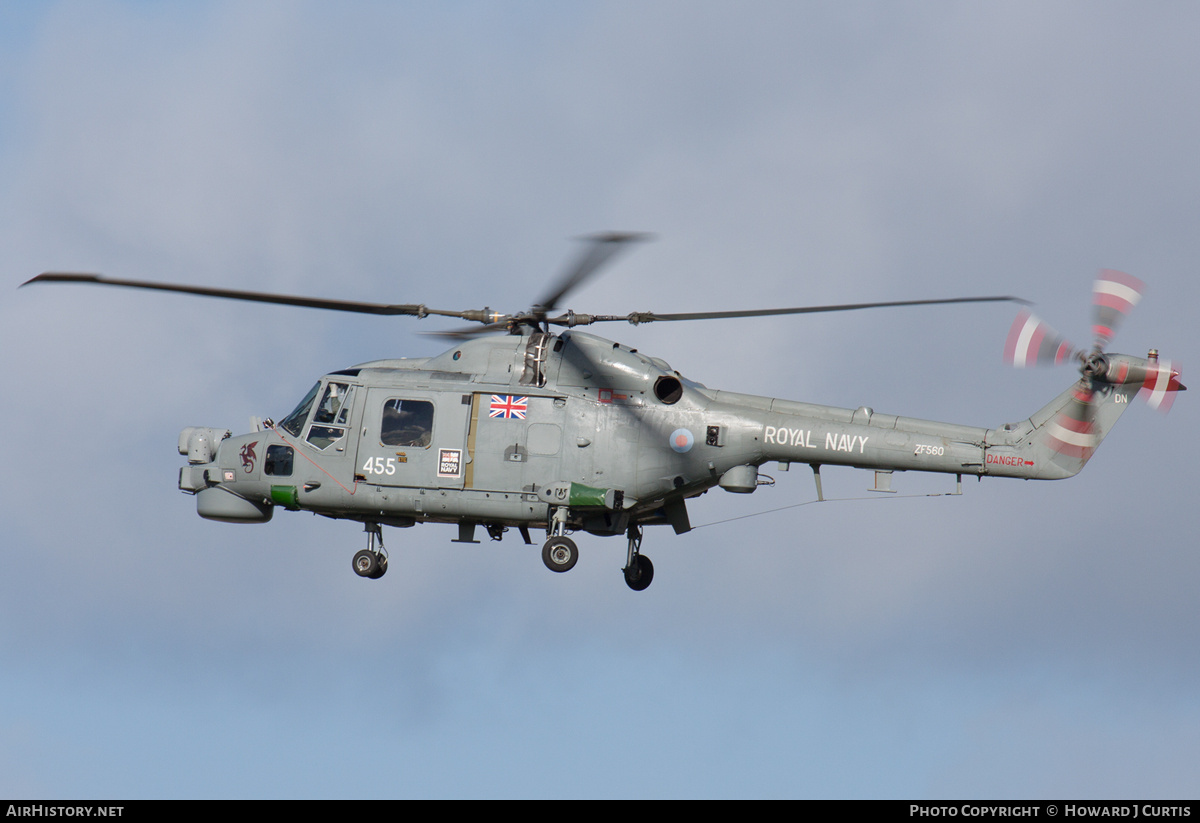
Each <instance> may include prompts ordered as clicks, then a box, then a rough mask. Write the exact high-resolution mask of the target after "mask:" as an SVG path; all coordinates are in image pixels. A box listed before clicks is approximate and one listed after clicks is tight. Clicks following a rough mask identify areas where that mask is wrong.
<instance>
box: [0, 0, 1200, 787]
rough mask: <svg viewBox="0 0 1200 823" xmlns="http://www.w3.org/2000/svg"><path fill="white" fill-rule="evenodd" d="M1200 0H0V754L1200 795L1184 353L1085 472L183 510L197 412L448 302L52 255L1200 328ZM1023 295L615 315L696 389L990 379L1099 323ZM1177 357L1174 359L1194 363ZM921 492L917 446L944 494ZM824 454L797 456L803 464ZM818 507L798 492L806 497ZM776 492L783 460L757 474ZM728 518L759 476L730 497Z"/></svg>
mask: <svg viewBox="0 0 1200 823" xmlns="http://www.w3.org/2000/svg"><path fill="white" fill-rule="evenodd" d="M1198 33H1200V8H1197V7H1196V6H1195V5H1194V4H1189V3H1182V2H1162V3H1155V4H1151V5H1144V4H1142V5H1135V4H1126V3H1109V2H1049V3H1047V2H1019V1H1016V0H1014V2H1002V3H991V4H978V3H971V4H964V3H954V2H936V1H934V2H923V3H877V2H861V3H852V4H835V3H814V2H779V3H771V2H752V3H733V2H728V3H726V2H694V1H692V0H689V2H653V0H651V2H645V0H643V1H642V2H636V3H633V2H577V3H569V4H561V3H539V2H515V3H514V2H506V3H491V2H462V3H435V4H430V3H369V2H360V3H355V2H351V3H339V4H336V5H334V4H328V3H317V2H299V1H296V2H212V3H145V2H132V1H130V2H117V0H89V1H88V2H42V3H21V4H4V5H3V6H0V247H2V248H3V249H4V255H3V259H4V262H3V266H2V269H3V272H4V279H5V280H4V283H5V285H4V288H0V369H2V373H3V382H4V385H5V389H4V395H3V398H4V402H3V403H2V404H0V430H2V431H5V432H6V433H7V434H8V437H7V447H6V448H5V450H4V457H3V459H2V463H0V465H2V466H3V467H4V471H3V472H0V522H2V523H3V525H4V528H3V536H2V537H0V796H7V797H35V798H61V799H68V798H84V797H87V798H143V797H145V798H158V797H163V798H207V797H229V798H242V797H246V798H276V797H279V798H284V797H287V798H290V797H446V798H458V797H546V798H552V797H834V798H842V797H845V798H873V797H884V798H888V797H899V798H924V797H929V798H979V797H987V798H1062V797H1089V798H1091V797H1094V798H1105V797H1135V798H1138V797H1146V798H1159V797H1161V798H1195V797H1196V796H1197V795H1198V794H1200V772H1198V771H1197V770H1196V768H1195V756H1194V755H1195V741H1196V739H1197V738H1198V737H1200V694H1198V693H1197V690H1196V688H1195V684H1196V682H1197V679H1198V676H1200V660H1198V657H1197V652H1196V650H1197V648H1198V645H1200V644H1198V641H1200V632H1198V627H1200V618H1198V617H1197V615H1196V609H1195V597H1194V582H1195V580H1196V579H1197V576H1198V574H1200V560H1198V559H1197V552H1196V545H1195V538H1194V537H1190V538H1189V537H1188V536H1187V535H1189V534H1191V533H1192V532H1194V527H1195V518H1194V516H1193V515H1189V514H1188V511H1189V510H1190V507H1191V505H1194V498H1195V482H1194V462H1195V459H1196V453H1197V452H1196V448H1195V439H1194V438H1195V433H1196V431H1197V430H1200V426H1198V423H1200V420H1198V414H1197V411H1196V403H1195V402H1194V399H1193V397H1192V396H1191V393H1187V394H1183V395H1181V396H1180V397H1179V398H1178V401H1177V402H1176V403H1175V407H1174V409H1173V410H1172V413H1171V414H1170V415H1169V416H1165V417H1164V416H1162V415H1159V414H1157V413H1155V412H1153V411H1151V410H1150V409H1148V408H1146V407H1145V406H1143V405H1138V406H1135V407H1133V408H1131V409H1130V410H1129V411H1128V413H1127V414H1126V415H1125V417H1124V418H1123V419H1122V421H1121V423H1120V425H1118V426H1117V428H1116V429H1115V430H1114V431H1113V433H1112V434H1111V435H1110V436H1109V438H1108V439H1107V440H1106V441H1105V443H1104V445H1103V447H1102V448H1101V449H1100V450H1099V452H1098V453H1097V454H1096V456H1095V457H1094V458H1093V459H1092V461H1091V463H1090V464H1089V465H1088V467H1087V468H1086V469H1085V470H1084V472H1083V473H1082V474H1081V475H1080V476H1078V477H1077V478H1074V479H1071V480H1067V481H1060V482H1053V483H1036V482H1023V481H1014V480H1001V479H985V480H983V481H981V482H977V481H975V480H964V483H963V495H962V496H961V497H956V496H945V493H946V492H949V491H953V489H954V482H953V477H946V476H936V475H920V474H915V473H902V474H897V475H896V477H895V479H894V481H893V488H896V489H898V491H899V493H898V494H896V495H892V496H884V495H871V494H870V493H868V492H867V491H866V489H867V488H868V487H869V486H871V485H872V483H873V478H872V477H871V475H870V474H869V473H868V472H863V471H856V470H852V469H838V468H827V469H826V470H824V471H823V473H822V476H823V478H824V484H825V493H826V496H828V497H830V498H835V499H833V500H830V501H828V502H825V503H820V504H816V503H813V502H812V501H813V500H814V499H815V496H816V495H815V489H814V487H813V483H812V477H811V473H810V472H808V470H807V469H806V468H805V467H804V466H799V465H793V466H792V470H791V471H789V472H787V473H783V472H778V471H776V470H774V468H773V467H771V466H768V467H765V468H764V471H766V472H767V473H769V474H772V475H773V476H774V477H775V479H776V480H777V483H776V485H775V486H773V487H764V488H761V489H759V490H758V491H756V492H755V493H754V494H753V495H750V496H745V495H731V494H728V493H725V492H723V491H721V490H719V489H717V490H714V491H711V492H709V493H708V494H706V495H704V496H703V497H702V498H700V499H698V500H696V501H694V502H693V503H692V504H691V505H690V507H689V509H690V513H691V520H692V523H693V524H694V525H697V526H700V528H696V529H695V530H694V531H693V532H692V533H690V534H687V535H683V536H676V535H675V534H674V533H673V532H672V531H671V530H669V529H665V528H658V529H651V530H648V533H647V535H646V537H645V542H644V544H643V550H644V552H645V554H646V555H647V556H649V557H651V558H652V559H653V561H654V564H655V570H656V572H655V579H654V584H653V585H652V586H651V587H650V588H649V589H648V590H646V591H645V592H641V593H636V592H632V591H630V590H629V589H628V588H627V587H626V586H625V584H624V581H623V579H622V576H621V572H620V569H621V566H622V565H623V563H624V554H625V545H624V541H623V540H621V539H620V538H607V539H605V538H598V537H592V536H588V535H581V536H580V538H579V544H580V550H581V558H580V560H579V563H578V565H577V566H576V567H575V569H573V570H572V571H571V572H570V573H568V574H562V575H558V574H552V573H551V572H549V571H547V570H546V569H545V567H544V566H543V565H542V563H541V559H540V552H539V550H538V547H536V546H535V547H526V546H524V545H522V544H521V543H520V541H519V539H517V538H515V537H514V536H513V535H509V536H508V538H507V539H505V540H504V541H503V542H500V543H487V542H485V543H482V544H480V545H460V544H453V543H451V542H450V540H451V539H452V538H454V537H455V536H456V531H455V529H453V527H450V526H438V525H425V526H418V527H416V528H413V529H408V530H398V529H390V528H389V529H385V540H386V542H387V546H388V548H389V550H390V555H391V563H390V569H389V573H388V575H387V576H386V577H385V578H383V579H382V580H378V581H370V580H363V579H360V578H358V577H357V576H355V575H354V574H353V572H352V571H351V568H350V558H351V556H352V555H353V553H354V552H355V551H357V550H358V549H360V548H362V547H364V546H365V538H364V535H363V534H362V531H361V528H360V527H359V526H358V525H357V524H354V523H350V522H339V521H332V520H327V519H325V518H320V517H314V516H312V515H309V514H302V513H288V512H280V513H279V515H278V516H276V517H275V518H274V520H273V521H272V522H271V523H270V524H267V525H259V526H236V525H229V524H223V523H215V522H210V521H206V520H203V519H201V518H199V517H197V516H196V513H195V505H194V501H193V499H192V498H190V497H188V496H187V495H184V494H182V493H180V492H179V491H178V489H177V488H176V482H177V477H178V469H179V467H180V466H181V465H183V461H184V458H183V457H181V456H180V455H179V454H178V453H177V452H176V442H177V437H178V432H179V430H180V429H182V428H183V427H185V426H194V425H201V426H214V427H223V428H230V429H232V430H234V432H235V433H238V432H241V431H246V430H248V426H249V422H248V421H249V418H250V416H252V415H258V416H271V417H274V418H276V419H279V418H280V417H282V416H283V415H285V414H286V413H287V412H288V411H289V410H290V409H291V408H292V407H293V406H294V405H295V404H296V402H297V401H298V400H299V399H300V398H301V397H302V396H303V395H304V393H305V392H306V391H307V390H308V388H309V387H310V386H311V385H312V383H313V382H314V381H315V380H316V378H317V377H319V376H320V375H321V374H324V373H325V372H327V371H331V370H334V369H338V368H345V367H347V366H350V365H352V364H355V363H359V362H363V361H367V360H373V359H378V358H383V357H401V356H426V355H433V354H437V353H439V352H440V351H441V350H442V349H443V348H444V343H442V342H441V341H440V340H439V339H438V338H436V337H430V336H427V335H426V334H424V332H428V331H436V330H437V329H438V328H442V327H444V325H454V323H453V322H452V321H439V320H438V319H436V318H426V319H424V320H417V319H414V318H365V319H364V318H362V317H355V316H351V315H347V316H341V315H337V314H333V313H329V312H320V311H315V310H306V309H298V308H286V307H274V306H251V305H248V304H247V305H244V304H238V303H233V302H229V303H226V302H221V301H214V300H206V299H201V298H189V297H184V296H180V295H167V294H156V293H150V292H147V293H139V292H132V291H129V292H126V291H123V290H115V289H112V290H108V289H100V288H94V287H86V286H36V287H30V288H26V289H19V290H18V288H17V287H18V286H19V285H20V284H21V283H22V282H24V281H25V280H27V279H29V278H30V277H32V276H34V275H35V274H38V273H40V272H42V271H47V270H51V271H53V270H58V271H63V270H65V271H86V272H101V273H104V274H107V275H109V276H112V277H124V278H135V279H147V280H167V281H173V282H180V283H193V284H203V285H210V286H220V287H230V288H245V289H251V290H262V291H269V290H274V291H280V292H285V293H292V294H306V295H313V296H319V297H332V298H342V299H349V300H367V301H377V302H404V303H425V304H427V305H429V306H435V307H439V308H447V309H467V308H482V307H483V306H485V305H486V306H490V307H492V308H496V309H498V310H501V311H515V310H520V309H523V308H525V307H527V306H528V305H529V303H530V302H532V301H533V300H534V299H535V298H536V296H537V295H538V294H540V293H541V291H542V289H543V288H544V287H545V284H546V283H547V282H549V281H550V280H551V279H552V278H554V276H555V275H556V274H557V273H558V272H559V271H561V270H562V267H563V266H564V265H565V264H566V263H567V261H568V260H569V259H570V258H571V257H572V255H573V254H574V253H576V251H577V242H576V240H575V239H574V238H578V237H580V236H582V235H586V234H589V233H593V232H599V231H608V230H627V231H646V232H652V233H653V234H654V235H655V238H656V239H655V241H654V242H652V243H646V244H640V245H639V246H637V247H636V248H635V249H633V250H631V251H630V252H628V253H627V254H625V255H623V256H622V257H621V258H620V259H618V260H617V261H615V262H614V263H613V264H612V266H611V267H610V268H609V269H608V270H606V272H605V275H604V276H603V277H600V278H597V279H595V280H593V281H590V282H589V283H588V284H587V285H586V286H585V287H584V288H582V289H581V290H580V291H578V292H577V293H575V294H573V295H572V296H571V300H570V303H571V305H569V306H564V308H571V309H574V310H575V311H583V312H592V313H606V314H625V313H628V312H630V311H646V310H650V311H659V312H682V311H706V310H717V309H724V308H765V307H773V306H798V305H809V304H828V303H845V302H854V301H860V300H861V301H874V300H906V299H922V298H940V297H958V296H965V295H986V294H1012V295H1017V296H1020V297H1022V298H1025V299H1028V300H1031V301H1034V303H1035V304H1036V311H1037V312H1038V313H1039V315H1040V316H1042V317H1044V318H1045V319H1046V320H1047V321H1048V322H1049V323H1051V324H1052V325H1053V326H1055V327H1056V328H1057V329H1059V330H1060V331H1061V332H1063V333H1064V334H1066V335H1067V336H1068V337H1070V338H1072V339H1074V340H1077V341H1080V342H1082V343H1087V342H1089V328H1090V302H1091V296H1090V289H1091V282H1092V280H1093V279H1094V277H1095V274H1096V271H1097V270H1098V269H1100V268H1115V269H1120V270H1123V271H1127V272H1130V273H1132V274H1134V275H1135V276H1137V277H1139V278H1141V279H1142V280H1144V281H1146V283H1147V284H1148V289H1147V293H1146V295H1145V298H1144V299H1143V301H1142V303H1141V304H1140V305H1139V306H1138V307H1137V308H1136V310H1135V311H1134V312H1133V313H1132V314H1131V315H1130V317H1129V318H1128V319H1127V320H1126V322H1125V324H1124V326H1123V327H1122V328H1121V329H1120V331H1119V332H1118V334H1117V337H1116V340H1115V341H1114V344H1113V347H1112V348H1113V349H1114V350H1116V351H1126V352H1129V353H1132V354H1137V355H1139V356H1140V355H1144V354H1145V351H1146V349H1148V348H1149V347H1151V346H1155V347H1158V348H1159V349H1160V350H1162V352H1163V356H1164V357H1169V358H1172V359H1174V360H1177V361H1180V362H1181V363H1182V364H1183V365H1184V375H1183V381H1184V382H1185V383H1187V382H1189V379H1188V373H1187V369H1186V366H1187V364H1189V363H1193V364H1194V363H1197V362H1200V357H1198V356H1197V351H1196V348H1197V340H1196V335H1195V331H1194V329H1195V323H1194V317H1193V314H1194V312H1195V310H1196V307H1197V306H1198V305H1200V286H1198V285H1197V278H1196V277H1195V276H1194V265H1195V262H1196V261H1197V260H1200V247H1198V245H1200V236H1198V235H1197V233H1196V232H1195V230H1194V226H1193V223H1194V220H1195V215H1196V214H1197V213H1198V209H1197V207H1198V205H1200V204H1198V203H1197V198H1198V197H1200V195H1198V194H1197V192H1200V155H1198V154H1197V152H1196V150H1195V147H1196V146H1197V145H1200V85H1198V84H1197V83H1196V82H1195V78H1196V77H1197V75H1198V72H1200V52H1197V50H1196V49H1195V41H1196V36H1197V34H1198ZM1014 315H1015V311H1013V310H1011V309H1010V308H1008V307H1007V306H1002V305H986V304H985V305H977V306H959V307H952V308H919V309H916V308H914V309H896V310H889V311H869V312H859V313H853V314H841V315H836V316H835V315H826V316H811V317H782V318H767V319H756V320H749V319H745V320H729V321H717V322H712V323H706V324H660V325H657V326H656V325H647V326H639V327H636V328H635V327H632V326H629V327H623V326H616V325H613V326H609V327H606V328H605V329H604V330H602V331H601V332H600V333H601V334H604V335H606V336H609V337H612V338H614V339H618V340H620V341H622V342H624V343H626V344H628V345H630V346H633V347H636V348H638V349H639V350H640V351H642V352H644V353H647V354H650V355H653V356H658V357H662V358H664V359H665V360H667V361H668V362H670V363H671V365H672V366H674V367H675V368H677V369H678V370H679V371H680V372H681V373H683V374H684V375H686V376H687V377H689V378H691V379H693V380H697V381H700V382H702V383H704V384H706V385H708V386H710V387H713V388H720V389H728V390H732V391H739V392H745V393H751V394H759V395H767V396H773V397H784V398H788V399H793V400H804V401H808V402H815V403H824V404H829V405H835V406H840V407H847V408H856V407H858V406H860V405H869V406H871V407H873V408H874V409H875V410H876V411H879V412H883V413H890V414H902V415H906V416H912V417H922V418H927V419H933V420H946V421H951V422H955V423H963V424H968V425H977V426H998V425H999V424H1001V423H1004V422H1009V421H1017V420H1021V419H1023V418H1025V417H1028V416H1029V415H1030V414H1031V413H1032V412H1034V411H1035V410H1037V409H1038V408H1040V407H1041V406H1042V405H1044V404H1045V403H1046V402H1047V401H1048V400H1049V399H1050V398H1051V397H1053V396H1054V395H1056V394H1057V393H1058V392H1059V391H1061V390H1062V389H1064V388H1066V386H1068V385H1069V384H1070V383H1071V382H1072V380H1073V378H1074V374H1073V373H1072V372H1071V371H1070V370H1069V369H1058V370H1055V369H1046V370H1013V369H1008V368H1007V367H1005V366H1004V364H1003V363H1002V362H1001V352H1002V349H1003V344H1004V339H1005V335H1006V334H1007V331H1008V327H1009V325H1010V323H1011V322H1012V319H1013V316H1014ZM1192 382H1194V381H1192ZM928 495H940V496H928ZM800 504H804V505H800ZM785 507H790V508H785ZM780 509H782V510H780ZM744 515H757V516H753V517H746V518H744V519H736V520H735V519H733V518H740V517H743V516H744Z"/></svg>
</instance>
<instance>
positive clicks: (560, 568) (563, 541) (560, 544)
mask: <svg viewBox="0 0 1200 823" xmlns="http://www.w3.org/2000/svg"><path fill="white" fill-rule="evenodd" d="M578 561H579V548H578V547H577V546H576V545H575V541H574V540H572V539H571V538H569V537H567V510H566V509H565V508H562V507H559V508H557V509H555V510H554V514H552V515H551V516H550V537H549V538H548V539H547V540H546V543H545V545H544V546H542V562H543V563H545V564H546V568H547V569H549V570H550V571H552V572H569V571H570V570H571V569H573V568H575V564H576V563H577V562H578Z"/></svg>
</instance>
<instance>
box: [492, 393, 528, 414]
mask: <svg viewBox="0 0 1200 823" xmlns="http://www.w3.org/2000/svg"><path fill="white" fill-rule="evenodd" d="M527 411H529V398H528V397H513V396H512V395H510V394H493V395H492V405H491V411H490V412H489V414H488V417H515V418H517V419H518V420H524V419H525V412H527Z"/></svg>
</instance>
